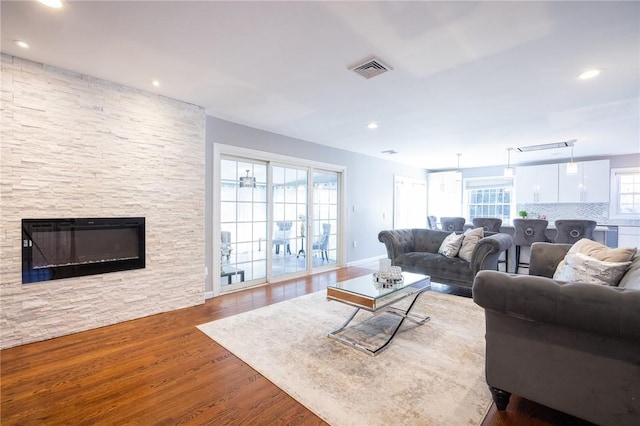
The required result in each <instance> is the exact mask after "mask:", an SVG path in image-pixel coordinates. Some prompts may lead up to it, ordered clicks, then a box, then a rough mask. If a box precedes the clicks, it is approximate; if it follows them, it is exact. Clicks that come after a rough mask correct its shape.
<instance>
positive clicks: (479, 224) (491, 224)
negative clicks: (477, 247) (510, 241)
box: [471, 217, 502, 232]
mask: <svg viewBox="0 0 640 426" xmlns="http://www.w3.org/2000/svg"><path fill="white" fill-rule="evenodd" d="M471 222H472V223H473V226H475V227H476V228H482V229H484V231H485V232H500V227H501V226H502V219H498V218H497V217H474V218H473V219H472V220H471Z"/></svg>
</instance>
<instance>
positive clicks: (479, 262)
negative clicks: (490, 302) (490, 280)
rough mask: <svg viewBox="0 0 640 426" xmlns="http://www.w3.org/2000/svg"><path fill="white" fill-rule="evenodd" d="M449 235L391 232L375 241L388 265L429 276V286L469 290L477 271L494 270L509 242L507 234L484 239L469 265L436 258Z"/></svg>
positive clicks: (463, 262) (395, 230)
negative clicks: (439, 285)
mask: <svg viewBox="0 0 640 426" xmlns="http://www.w3.org/2000/svg"><path fill="white" fill-rule="evenodd" d="M449 234H450V232H446V231H439V230H433V229H394V230H385V231H381V232H380V233H379V234H378V241H380V242H382V243H384V245H385V246H386V248H387V256H388V257H389V259H391V261H392V264H393V265H395V266H400V267H401V268H402V270H403V271H407V272H415V273H421V274H426V275H430V276H431V281H432V282H437V283H442V284H453V285H459V286H464V287H469V288H471V286H472V285H473V279H474V277H475V275H476V274H477V273H478V271H481V270H483V269H492V270H496V269H497V267H498V258H499V257H500V254H501V253H503V252H504V251H505V250H507V249H508V248H509V247H511V243H512V241H513V240H512V239H511V236H510V235H508V234H501V233H494V234H492V235H488V236H485V237H484V238H482V239H480V241H479V242H478V244H477V245H476V247H475V248H474V250H473V254H472V257H471V262H467V261H466V260H464V259H461V258H459V257H446V256H444V255H441V254H438V249H439V248H440V245H441V244H442V242H443V241H444V239H445V238H446V237H447V236H448V235H449ZM487 234H488V233H487Z"/></svg>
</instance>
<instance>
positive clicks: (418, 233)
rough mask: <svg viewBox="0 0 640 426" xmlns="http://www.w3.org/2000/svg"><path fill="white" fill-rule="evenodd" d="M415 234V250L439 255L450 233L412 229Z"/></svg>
mask: <svg viewBox="0 0 640 426" xmlns="http://www.w3.org/2000/svg"><path fill="white" fill-rule="evenodd" d="M411 231H412V232H413V244H414V245H413V250H410V251H424V252H429V253H434V254H435V253H438V249H439V248H440V246H441V245H442V242H443V241H444V239H445V238H447V236H449V232H445V231H434V230H432V229H420V228H418V229H412V230H411Z"/></svg>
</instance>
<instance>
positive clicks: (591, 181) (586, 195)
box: [559, 160, 610, 203]
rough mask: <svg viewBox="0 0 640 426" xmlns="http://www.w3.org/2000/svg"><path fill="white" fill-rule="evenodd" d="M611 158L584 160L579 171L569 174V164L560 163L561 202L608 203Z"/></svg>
mask: <svg viewBox="0 0 640 426" xmlns="http://www.w3.org/2000/svg"><path fill="white" fill-rule="evenodd" d="M609 178H610V164H609V160H597V161H582V162H579V163H578V173H576V174H574V175H567V164H566V163H564V164H560V171H559V200H560V202H561V203H585V202H588V203H608V202H609V188H610V187H609Z"/></svg>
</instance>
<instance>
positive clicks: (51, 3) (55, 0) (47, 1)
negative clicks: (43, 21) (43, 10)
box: [38, 0, 62, 9]
mask: <svg viewBox="0 0 640 426" xmlns="http://www.w3.org/2000/svg"><path fill="white" fill-rule="evenodd" d="M38 1H39V2H40V3H42V4H44V5H45V6H47V7H52V8H54V9H60V8H61V7H62V1H61V0H38Z"/></svg>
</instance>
